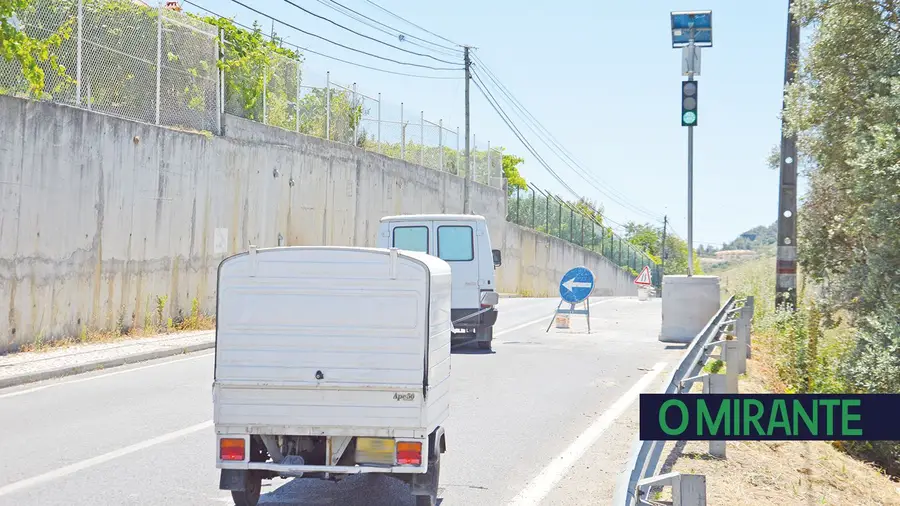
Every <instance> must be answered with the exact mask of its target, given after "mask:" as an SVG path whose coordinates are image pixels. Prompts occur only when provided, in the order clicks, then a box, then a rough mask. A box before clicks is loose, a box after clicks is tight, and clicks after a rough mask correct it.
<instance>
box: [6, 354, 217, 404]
mask: <svg viewBox="0 0 900 506" xmlns="http://www.w3.org/2000/svg"><path fill="white" fill-rule="evenodd" d="M214 354H215V353H203V354H202V355H192V356H190V357H186V358H179V359H177V360H168V361H166V362H159V363H156V364H150V365H144V366H141V367H133V368H131V369H123V370H120V371H112V372H108V373H105V374H97V375H94V376H88V377H86V378H78V379H73V380H69V381H60V382H58V383H50V384H48V385H42V386H39V387H34V388H28V389H26V390H17V391H15V392H10V393H8V394H0V399H5V398H7V397H16V396H18V395H25V394H30V393H33V392H39V391H41V390H45V389H47V388H53V387H58V386H63V385H72V384H74V383H83V382H85V381H93V380H96V379H101V378H108V377H110V376H118V375H119V374H126V373H130V372H135V371H143V370H144V369H152V368H154V367H162V366H164V365H169V364H177V363H178V362H185V361H187V360H197V359H198V358H203V357H208V356H210V355H214Z"/></svg>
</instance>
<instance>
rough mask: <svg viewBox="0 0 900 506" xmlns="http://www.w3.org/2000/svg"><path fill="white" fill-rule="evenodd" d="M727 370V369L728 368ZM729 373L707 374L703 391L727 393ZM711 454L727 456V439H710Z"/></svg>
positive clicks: (704, 378) (705, 392) (720, 456)
mask: <svg viewBox="0 0 900 506" xmlns="http://www.w3.org/2000/svg"><path fill="white" fill-rule="evenodd" d="M723 351H725V350H723ZM726 367H727V366H726ZM726 372H727V369H726ZM728 379H729V378H728V375H727V374H725V375H723V374H707V375H705V376H703V393H704V394H727V393H731V392H729V391H728V386H729V385H728V383H729V381H728ZM709 454H710V455H712V456H713V457H719V458H723V459H724V458H725V441H710V442H709Z"/></svg>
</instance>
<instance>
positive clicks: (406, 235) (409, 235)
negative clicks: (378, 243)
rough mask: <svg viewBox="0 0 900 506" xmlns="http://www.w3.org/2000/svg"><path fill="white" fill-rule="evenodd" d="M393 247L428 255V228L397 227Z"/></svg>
mask: <svg viewBox="0 0 900 506" xmlns="http://www.w3.org/2000/svg"><path fill="white" fill-rule="evenodd" d="M392 244H393V247H395V248H398V249H405V250H407V251H419V252H422V253H428V227H395V228H394V242H393V243H392Z"/></svg>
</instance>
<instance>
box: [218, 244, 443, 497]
mask: <svg viewBox="0 0 900 506" xmlns="http://www.w3.org/2000/svg"><path fill="white" fill-rule="evenodd" d="M217 297H218V301H217V309H216V314H217V319H216V354H215V381H214V385H213V404H214V422H215V427H216V433H217V435H218V436H217V437H218V439H219V445H218V446H219V451H220V454H219V457H218V459H217V465H218V467H219V468H221V469H223V470H257V471H263V470H267V471H271V472H272V473H274V474H273V475H300V474H301V473H307V474H309V473H312V474H315V473H317V472H318V473H327V474H325V475H324V476H325V477H328V476H329V475H331V474H332V473H334V474H355V473H361V472H393V473H425V472H426V471H427V469H428V463H429V460H433V459H434V458H435V457H434V456H433V455H432V457H431V459H429V453H436V452H438V451H440V448H443V447H444V441H443V430H442V429H441V425H442V424H443V422H444V420H445V419H446V418H447V416H448V414H449V397H450V396H449V384H450V382H449V375H450V331H451V328H452V326H451V320H450V304H451V302H450V301H451V270H450V266H449V265H448V264H447V263H446V262H444V261H443V260H441V259H439V258H436V257H434V256H429V255H427V254H424V253H414V252H406V251H404V252H400V251H398V250H396V249H391V250H388V249H374V248H343V247H287V248H270V249H260V250H256V249H255V248H251V250H250V251H249V252H248V253H243V254H239V255H235V256H233V257H230V258H227V259H225V260H224V261H223V262H222V264H221V265H220V267H219V276H218V293H217ZM374 438H382V439H374ZM241 440H243V441H244V444H243V446H242V451H243V454H237V453H236V454H235V455H231V454H226V453H224V452H226V448H225V447H226V446H227V445H229V444H237V445H240V444H241ZM361 440H365V441H364V442H365V447H366V448H369V447H372V445H373V444H375V443H377V444H382V443H381V442H384V441H388V440H390V445H392V446H391V448H394V445H396V447H397V448H401V446H402V445H403V442H404V441H405V442H416V441H417V442H419V443H421V445H420V446H421V449H422V454H421V455H420V456H419V460H418V461H416V460H415V458H413V459H412V460H409V459H405V460H404V459H401V458H400V457H399V455H400V451H401V450H399V449H395V450H393V451H394V452H395V454H396V455H398V456H397V457H396V459H395V461H393V462H390V463H389V465H387V466H385V465H383V464H384V463H382V465H371V466H370V465H367V464H366V463H365V462H359V461H354V460H353V457H352V456H350V455H348V454H349V453H352V452H351V450H352V449H353V448H355V449H356V451H357V460H358V459H359V458H360V457H359V455H360V453H359V452H360V451H361V450H360V448H361V447H362V446H364V445H363V444H362V442H360V441H361ZM229 441H230V442H229ZM373 441H374V443H373ZM379 441H381V442H379ZM435 441H437V442H435ZM357 443H359V444H357ZM438 445H439V446H438ZM430 446H434V447H433V448H432V447H430ZM402 447H403V448H406V446H402ZM238 457H241V458H238ZM298 457H299V460H298V459H297V458H298ZM401 461H404V462H405V463H403V462H401ZM410 463H413V465H410ZM242 476H243V478H241V480H244V482H246V479H247V476H255V475H248V474H247V473H244V474H243V475H242ZM229 479H232V480H235V479H237V478H234V476H232V477H231V478H229ZM222 480H223V482H222V484H220V486H221V487H222V488H228V489H230V490H232V491H233V492H234V493H244V494H245V492H242V491H241V487H243V486H244V484H245V483H244V482H242V484H238V485H235V483H231V484H230V485H228V484H226V483H225V482H226V474H225V473H224V471H223V477H222ZM252 483H253V481H252V480H251V484H252ZM226 485H228V486H226ZM248 486H249V485H248ZM420 488H421V487H420ZM251 493H252V491H251ZM414 493H415V491H414ZM434 494H436V487H435V492H434ZM432 496H433V494H432ZM235 499H236V501H237V496H235ZM251 502H252V501H251ZM246 504H249V502H247V503H246Z"/></svg>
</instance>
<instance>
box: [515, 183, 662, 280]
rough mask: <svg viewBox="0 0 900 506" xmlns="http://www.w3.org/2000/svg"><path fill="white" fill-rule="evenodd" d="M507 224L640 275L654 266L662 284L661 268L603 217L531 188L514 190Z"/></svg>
mask: <svg viewBox="0 0 900 506" xmlns="http://www.w3.org/2000/svg"><path fill="white" fill-rule="evenodd" d="M506 219H507V221H509V222H511V223H515V224H517V225H521V226H523V227H528V228H531V229H533V230H536V231H538V232H543V233H545V234H548V235H552V236H554V237H558V238H560V239H562V240H565V241H568V242H570V243H572V244H576V245H578V246H581V247H582V248H585V249H589V250H591V251H593V252H594V253H598V254H600V255H602V256H604V257H606V258H607V259H608V260H610V261H611V262H613V263H614V264H616V265H618V266H619V267H621V268H623V269H627V270H630V272H631V273H632V274H634V275H637V274H638V273H639V272H640V271H641V270H642V269H643V268H644V267H645V266H648V267H650V272H651V273H652V274H653V276H652V279H653V280H654V283H656V284H658V283H659V280H660V277H659V265H658V264H657V263H656V262H655V261H654V260H653V259H651V258H650V257H649V256H647V254H646V253H644V252H643V251H641V250H640V249H638V248H637V247H636V246H635V245H634V244H632V243H631V242H629V241H627V240H625V239H623V238H622V237H621V236H619V235H617V234H616V233H615V232H613V230H612V228H610V227H607V226H605V225H603V221H602V216H600V215H598V214H594V213H592V212H590V211H589V210H587V209H582V208H580V207H579V206H577V205H573V204H572V203H570V202H566V201H565V200H563V199H561V198H559V197H557V196H555V195H553V194H551V193H549V192H545V191H543V190H541V189H540V188H538V187H537V186H535V185H532V184H530V185H528V189H527V190H521V189H518V188H517V189H516V190H515V191H513V192H512V193H511V194H510V196H509V200H508V205H507V217H506Z"/></svg>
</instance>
